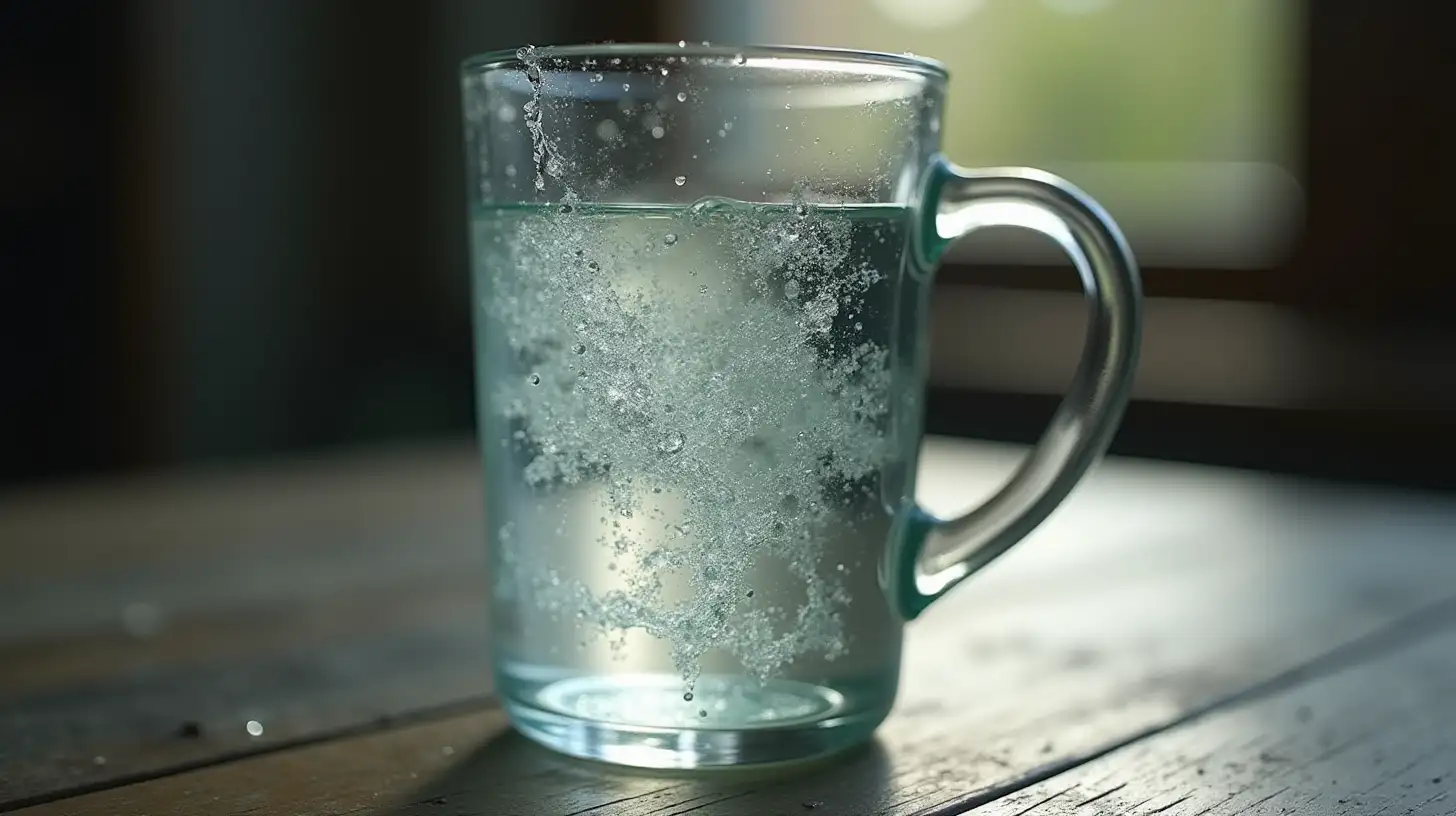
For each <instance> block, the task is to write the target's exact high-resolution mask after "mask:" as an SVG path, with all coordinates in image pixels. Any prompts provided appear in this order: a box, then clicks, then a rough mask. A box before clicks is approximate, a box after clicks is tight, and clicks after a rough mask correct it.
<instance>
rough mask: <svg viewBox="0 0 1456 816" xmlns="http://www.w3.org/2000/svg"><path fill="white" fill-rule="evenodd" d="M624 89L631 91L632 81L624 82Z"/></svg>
mask: <svg viewBox="0 0 1456 816" xmlns="http://www.w3.org/2000/svg"><path fill="white" fill-rule="evenodd" d="M622 90H624V91H630V90H632V83H630V82H623V83H622Z"/></svg>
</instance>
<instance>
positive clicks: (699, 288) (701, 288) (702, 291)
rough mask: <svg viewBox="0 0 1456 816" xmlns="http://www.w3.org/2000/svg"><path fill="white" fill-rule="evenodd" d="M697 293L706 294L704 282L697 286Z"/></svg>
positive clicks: (706, 287) (706, 286)
mask: <svg viewBox="0 0 1456 816" xmlns="http://www.w3.org/2000/svg"><path fill="white" fill-rule="evenodd" d="M698 294H700V295H706V294H708V285H707V284H706V283H705V284H703V285H702V286H699V287H698Z"/></svg>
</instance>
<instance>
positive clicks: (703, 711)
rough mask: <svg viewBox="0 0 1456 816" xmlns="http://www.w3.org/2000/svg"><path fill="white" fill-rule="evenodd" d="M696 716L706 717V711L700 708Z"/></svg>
mask: <svg viewBox="0 0 1456 816" xmlns="http://www.w3.org/2000/svg"><path fill="white" fill-rule="evenodd" d="M698 716H699V717H706V716H708V710H707V709H706V708H700V709H698Z"/></svg>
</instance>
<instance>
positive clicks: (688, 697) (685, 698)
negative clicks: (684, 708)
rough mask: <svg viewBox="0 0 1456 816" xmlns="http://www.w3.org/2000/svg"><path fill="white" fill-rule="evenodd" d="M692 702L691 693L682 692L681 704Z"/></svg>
mask: <svg viewBox="0 0 1456 816" xmlns="http://www.w3.org/2000/svg"><path fill="white" fill-rule="evenodd" d="M692 701H693V693H692V692H691V691H685V692H683V702H685V703H691V702H692Z"/></svg>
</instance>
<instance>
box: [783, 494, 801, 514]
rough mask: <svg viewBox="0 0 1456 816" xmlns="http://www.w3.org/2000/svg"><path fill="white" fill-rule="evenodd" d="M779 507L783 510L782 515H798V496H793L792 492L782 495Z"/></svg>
mask: <svg viewBox="0 0 1456 816" xmlns="http://www.w3.org/2000/svg"><path fill="white" fill-rule="evenodd" d="M779 509H780V510H782V511H783V512H784V515H786V516H797V515H799V497H798V496H795V495H794V494H792V493H790V494H788V495H786V496H784V497H783V499H782V500H780V501H779Z"/></svg>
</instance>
